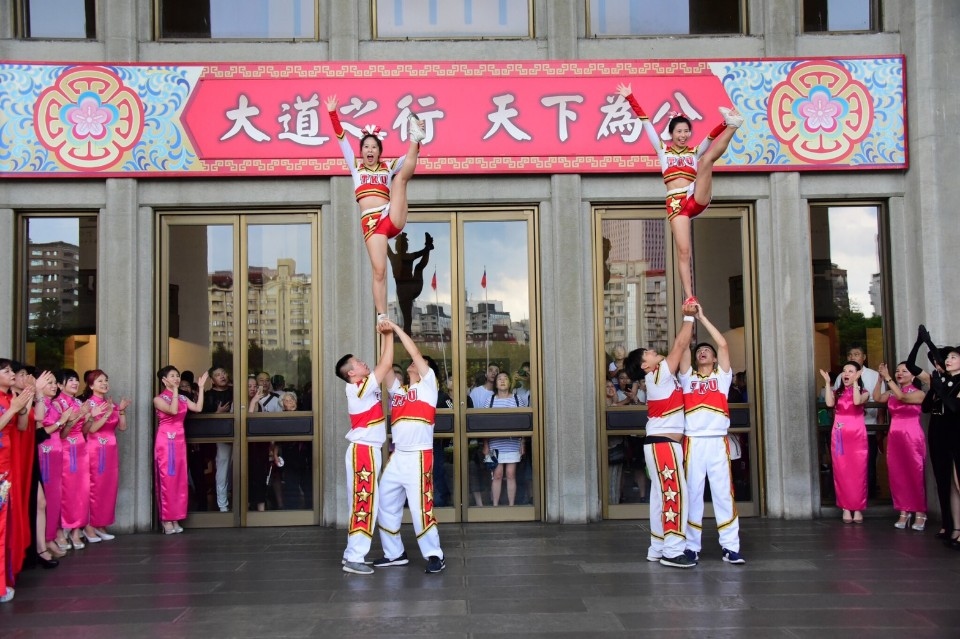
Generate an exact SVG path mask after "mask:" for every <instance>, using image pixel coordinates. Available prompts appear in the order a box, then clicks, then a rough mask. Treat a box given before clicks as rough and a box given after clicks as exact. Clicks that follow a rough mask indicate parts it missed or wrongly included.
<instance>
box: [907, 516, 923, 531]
mask: <svg viewBox="0 0 960 639" xmlns="http://www.w3.org/2000/svg"><path fill="white" fill-rule="evenodd" d="M910 527H911V528H912V529H914V530H919V531H923V529H924V528H926V527H927V516H926V515H925V514H923V513H917V514H916V515H914V517H913V525H912V526H910Z"/></svg>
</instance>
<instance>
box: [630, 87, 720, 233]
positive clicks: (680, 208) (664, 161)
mask: <svg viewBox="0 0 960 639" xmlns="http://www.w3.org/2000/svg"><path fill="white" fill-rule="evenodd" d="M627 102H629V103H630V107H631V108H632V109H633V112H634V113H635V114H636V115H637V117H638V118H640V124H641V125H642V126H643V132H644V133H646V134H647V138H649V140H650V143H651V144H653V148H654V150H655V151H656V152H657V157H658V158H659V159H660V170H661V171H662V172H663V181H664V183H667V184H669V183H670V182H671V181H672V180H675V179H677V178H685V179H687V180H692V181H691V182H690V184H689V185H687V186H684V187H681V188H678V189H671V190H669V191H667V219H668V220H672V219H673V218H674V217H676V216H678V215H683V216H685V217H689V218H694V217H696V216H698V215H700V214H701V213H703V212H704V211H705V210H706V209H707V207H708V206H710V204H709V202H708V203H707V204H698V203H697V201H696V200H695V199H694V198H693V192H694V185H695V184H696V179H697V160H699V159H700V156H702V155H703V153H704V151H706V150H707V148H709V146H710V143H711V142H712V141H713V140H714V138H716V137H717V136H719V135H720V134H721V133H723V130H724V128H726V124H723V123H721V124H718V125H717V126H716V127H714V129H713V130H712V131H710V133H709V134H708V135H707V138H706V139H705V140H704V141H703V142H701V143H700V144H698V145H697V146H695V147H692V148H691V147H688V146H675V145H673V144H671V145H670V146H667V145H666V144H664V143H663V140H662V139H660V134H659V133H657V130H656V129H654V128H653V125H652V124H651V123H650V118H648V117H647V114H646V113H644V112H643V109H642V108H640V104H639V103H638V102H637V99H636V98H634V97H633V94H631V95H628V96H627Z"/></svg>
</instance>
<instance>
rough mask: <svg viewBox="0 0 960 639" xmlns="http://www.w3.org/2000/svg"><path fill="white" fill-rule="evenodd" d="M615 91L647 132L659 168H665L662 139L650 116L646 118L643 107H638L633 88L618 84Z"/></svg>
mask: <svg viewBox="0 0 960 639" xmlns="http://www.w3.org/2000/svg"><path fill="white" fill-rule="evenodd" d="M617 93H618V94H620V96H621V97H623V98H624V99H625V100H626V101H627V103H628V104H629V105H630V108H631V109H633V112H634V114H636V116H637V117H638V118H640V126H642V127H643V132H644V133H646V134H647V139H648V140H650V144H652V145H653V149H654V151H656V152H657V155H658V156H660V166H661V168H665V166H666V165H665V162H666V158H665V157H664V155H663V149H664V145H663V140H661V139H660V134H659V133H657V130H656V129H655V128H653V124H651V123H650V118H648V117H647V114H646V113H644V112H643V109H642V108H641V107H640V103H639V102H637V99H636V98H635V97H633V89H632V88H631V87H630V85H629V84H620V85H618V86H617Z"/></svg>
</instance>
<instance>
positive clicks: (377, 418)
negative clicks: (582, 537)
mask: <svg viewBox="0 0 960 639" xmlns="http://www.w3.org/2000/svg"><path fill="white" fill-rule="evenodd" d="M345 392H346V394H347V410H348V411H349V413H350V432H348V433H347V439H348V440H350V445H348V446H347V454H346V466H347V485H348V486H350V487H351V490H350V522H349V523H348V525H347V549H346V550H345V551H344V553H343V559H344V561H348V562H354V563H363V561H364V557H366V556H367V553H368V552H370V542H371V540H372V539H373V529H374V527H375V526H376V523H377V481H378V478H379V474H380V461H381V449H382V448H383V442H384V441H386V438H387V429H386V420H385V418H384V416H383V406H382V405H381V403H380V400H381V395H380V383H379V382H378V381H377V378H376V376H375V375H374V374H373V373H372V372H371V373H370V375H368V376H367V377H365V378H364V379H362V380H361V381H359V382H357V383H354V384H351V383H347V385H346V389H345Z"/></svg>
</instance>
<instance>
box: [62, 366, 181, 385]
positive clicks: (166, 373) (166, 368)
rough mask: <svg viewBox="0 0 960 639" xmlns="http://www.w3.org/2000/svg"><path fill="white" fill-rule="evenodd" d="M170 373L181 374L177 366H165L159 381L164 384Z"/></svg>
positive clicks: (160, 371)
mask: <svg viewBox="0 0 960 639" xmlns="http://www.w3.org/2000/svg"><path fill="white" fill-rule="evenodd" d="M170 371H177V372H178V373H179V372H180V370H179V369H178V368H177V367H176V366H169V365H168V366H164V367H163V368H161V369H160V370H158V371H157V379H159V380H160V381H161V382H162V381H163V378H164V377H166V376H167V375H169V374H170ZM58 377H59V375H58Z"/></svg>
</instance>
